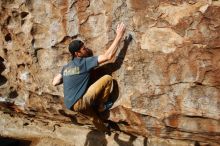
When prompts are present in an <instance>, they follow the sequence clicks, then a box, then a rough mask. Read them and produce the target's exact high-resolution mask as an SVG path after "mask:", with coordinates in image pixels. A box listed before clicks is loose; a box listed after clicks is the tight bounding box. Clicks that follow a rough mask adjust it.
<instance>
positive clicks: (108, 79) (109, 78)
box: [102, 75, 113, 81]
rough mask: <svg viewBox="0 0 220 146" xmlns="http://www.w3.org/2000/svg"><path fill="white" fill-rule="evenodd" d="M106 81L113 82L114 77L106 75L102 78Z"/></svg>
mask: <svg viewBox="0 0 220 146" xmlns="http://www.w3.org/2000/svg"><path fill="white" fill-rule="evenodd" d="M102 78H103V79H104V80H107V81H112V80H113V79H112V76H110V75H104V76H103V77H102Z"/></svg>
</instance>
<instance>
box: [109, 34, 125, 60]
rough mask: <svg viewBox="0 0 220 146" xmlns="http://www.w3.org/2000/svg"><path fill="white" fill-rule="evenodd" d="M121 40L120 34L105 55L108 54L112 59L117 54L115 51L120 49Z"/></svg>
mask: <svg viewBox="0 0 220 146" xmlns="http://www.w3.org/2000/svg"><path fill="white" fill-rule="evenodd" d="M120 40H121V37H120V36H118V35H117V36H116V37H115V39H114V41H113V43H112V44H111V46H110V47H109V48H108V50H107V51H106V53H105V55H106V56H107V58H108V59H109V60H111V59H112V58H113V56H114V55H115V53H116V52H117V50H118V44H119V42H120Z"/></svg>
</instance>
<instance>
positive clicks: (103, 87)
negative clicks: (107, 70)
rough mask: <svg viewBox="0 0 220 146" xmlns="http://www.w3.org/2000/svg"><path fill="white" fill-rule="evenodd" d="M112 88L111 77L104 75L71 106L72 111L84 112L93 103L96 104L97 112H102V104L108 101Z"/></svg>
mask: <svg viewBox="0 0 220 146" xmlns="http://www.w3.org/2000/svg"><path fill="white" fill-rule="evenodd" d="M111 87H112V77H111V76H110V75H105V76H103V77H101V78H100V79H99V80H97V81H96V82H95V83H93V84H92V85H91V86H90V87H89V88H88V90H87V91H86V93H85V94H84V95H83V97H82V98H81V99H79V100H78V101H77V102H76V103H75V104H74V106H73V110H74V111H82V110H86V109H87V108H88V107H91V106H92V104H94V102H97V103H98V107H97V109H98V111H103V110H104V103H105V102H106V101H107V100H108V98H109V95H110V92H111Z"/></svg>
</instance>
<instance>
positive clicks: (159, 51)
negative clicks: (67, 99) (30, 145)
mask: <svg viewBox="0 0 220 146" xmlns="http://www.w3.org/2000/svg"><path fill="white" fill-rule="evenodd" d="M0 18H1V19H0V102H1V106H0V109H1V114H2V117H4V118H6V119H7V118H8V119H9V120H11V121H13V120H15V121H16V118H18V119H19V118H20V120H21V121H24V120H30V119H32V120H40V121H44V120H46V119H47V120H48V121H47V122H51V121H54V120H55V121H57V122H56V123H55V125H56V124H58V125H59V124H60V123H62V122H64V123H65V124H67V125H65V126H67V127H68V126H69V125H70V124H71V123H74V124H84V125H87V127H88V128H89V127H93V126H91V125H93V124H94V123H95V125H97V121H98V120H97V119H95V120H91V119H89V118H88V117H87V116H84V115H82V114H77V113H74V112H71V111H66V108H65V107H64V105H63V89H62V85H61V86H58V87H53V86H52V84H51V82H52V79H53V77H54V76H55V75H56V74H57V73H59V72H60V71H61V67H62V66H63V65H64V64H66V63H67V62H68V61H69V60H70V55H69V53H68V49H67V46H68V44H69V43H70V42H71V41H72V40H74V39H76V38H77V39H82V40H83V41H85V44H86V45H87V47H89V48H90V49H92V51H93V54H94V55H99V54H101V53H104V51H105V50H106V49H107V48H108V47H109V46H110V44H111V42H112V40H113V39H114V36H115V30H116V26H117V24H118V23H120V22H124V23H125V24H126V28H127V30H126V33H125V37H126V36H128V35H129V34H130V35H131V36H132V37H133V40H132V41H131V42H127V41H126V39H125V41H122V42H121V44H120V47H119V48H120V49H119V50H120V51H118V54H117V57H116V58H115V63H110V64H108V65H103V66H102V67H100V68H99V69H98V70H95V72H94V76H93V79H94V80H95V78H96V77H97V76H98V75H99V74H100V75H101V74H105V73H107V74H111V75H112V76H113V77H114V79H115V83H114V85H115V86H114V90H113V92H114V95H115V96H116V97H118V100H117V101H116V103H115V104H114V106H113V109H112V110H111V111H110V113H109V115H107V116H106V115H105V116H103V118H105V119H108V120H109V121H111V122H112V123H114V124H113V125H114V126H113V127H114V128H115V129H117V130H120V131H123V132H126V133H128V134H132V135H133V137H127V138H125V137H126V136H124V137H123V136H122V137H120V136H121V135H120V134H119V135H117V134H115V136H113V137H109V139H107V141H108V140H109V141H110V140H111V139H114V142H113V143H111V144H112V145H120V144H125V145H126V144H127V145H128V144H132V142H134V143H135V144H136V145H146V144H147V145H184V146H185V145H198V144H199V145H220V142H219V139H220V123H219V120H220V89H219V88H220V51H219V48H220V38H219V36H220V26H219V25H220V2H219V1H210V0H199V1H197V0H186V1H183V0H176V1H168V0H147V1H145V0H139V1H135V0H127V1H125V0H121V1H108V0H102V1H101V0H96V1H95V0H78V1H76V0H62V1H60V0H53V1H45V0H26V1H25V0H18V1H14V0H1V1H0ZM63 111H66V112H63ZM11 112H12V113H11ZM68 112H69V113H68ZM9 113H11V115H14V118H15V119H13V118H11V119H10V118H9V117H7V114H9ZM16 113H19V114H16ZM64 113H65V114H64ZM70 117H71V118H70ZM32 120H30V121H29V122H31V121H32ZM71 120H72V121H71ZM18 121H19V120H18ZM94 121H95V122H94ZM0 122H2V127H1V128H3V129H4V124H5V126H6V127H7V123H5V122H4V119H2V120H0ZM34 124H35V125H36V126H39V127H41V128H42V131H44V130H45V129H47V128H48V127H44V126H42V125H43V124H42V123H41V124H42V125H41V124H39V123H34ZM19 126H20V127H19ZM65 126H64V127H65ZM55 127H56V126H55ZM58 127H59V126H58ZM61 127H62V126H61ZM10 128H11V127H10V125H8V129H7V128H6V129H4V130H6V131H7V130H8V131H7V132H3V130H2V129H0V130H1V131H0V133H1V135H2V136H7V137H15V135H14V133H13V131H10ZM15 128H18V129H19V130H20V131H22V124H20V125H19V124H17V125H16V126H15ZM78 128H79V129H80V128H81V127H80V126H78ZM61 129H62V128H61ZM67 129H68V128H67ZM24 130H26V133H25V134H26V135H25V134H24V135H22V134H19V136H18V137H17V138H22V139H30V138H35V137H36V138H37V139H38V138H39V135H34V133H37V132H39V131H37V130H36V129H35V130H34V129H32V130H30V129H29V131H30V133H28V129H24ZM31 131H33V133H31ZM45 131H46V130H45ZM61 131H62V130H61ZM67 131H68V130H67ZM67 131H66V129H65V128H64V130H63V131H62V132H64V133H65V132H66V133H67ZM62 132H61V133H62ZM73 133H74V132H73ZM75 133H77V132H75ZM82 133H83V132H82ZM85 133H88V131H87V132H84V134H85ZM32 134H33V135H32ZM99 134H100V133H99ZM99 134H98V135H99ZM28 135H29V136H28ZM31 135H32V136H31ZM49 135H50V137H51V138H52V139H53V138H54V139H58V140H57V142H58V143H62V142H63V141H65V140H66V139H68V140H67V141H68V142H70V140H69V139H71V137H68V134H67V135H66V139H65V137H59V136H54V137H53V134H49ZM57 135H59V133H58V134H57ZM91 135H92V136H95V135H97V133H92V134H91ZM102 136H103V135H102ZM105 136H106V135H104V137H105ZM134 136H142V138H137V139H136V138H135V137H134ZM44 137H47V135H46V134H45V135H44ZM143 137H145V138H143ZM121 138H122V139H123V138H124V139H126V140H125V141H122V140H121ZM135 139H136V140H135ZM50 140H51V139H50ZM50 140H48V141H47V139H44V141H47V143H48V145H53V143H56V140H55V141H53V142H52V141H51V142H49V141H50ZM75 140H77V138H75ZM99 140H101V141H104V140H105V138H103V137H102V138H100V139H99ZM44 141H42V142H39V143H41V145H42V143H44ZM84 141H86V140H85V139H84ZM109 141H108V142H109ZM68 142H67V143H68ZM129 142H130V143H129ZM67 143H66V144H67ZM104 143H105V142H104ZM80 144H81V145H83V143H80ZM95 144H97V143H94V145H95ZM39 145H40V144H39ZM67 145H68V144H67ZM70 145H71V144H70Z"/></svg>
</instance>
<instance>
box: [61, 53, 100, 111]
mask: <svg viewBox="0 0 220 146" xmlns="http://www.w3.org/2000/svg"><path fill="white" fill-rule="evenodd" d="M96 66H98V57H97V56H93V57H87V58H74V59H73V60H72V61H70V62H69V63H68V64H67V65H65V66H64V67H63V68H62V71H61V74H62V76H63V88H64V103H65V105H66V107H67V108H69V109H70V108H71V107H72V105H73V104H75V103H76V102H77V101H78V100H79V99H80V98H81V97H82V96H83V94H84V93H85V92H86V90H87V88H88V84H89V80H90V70H91V69H93V68H94V67H96Z"/></svg>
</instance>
